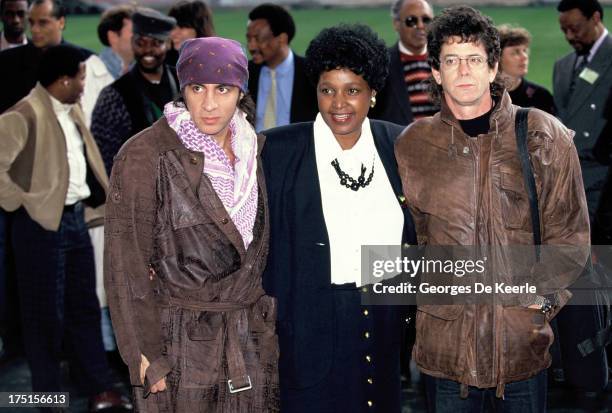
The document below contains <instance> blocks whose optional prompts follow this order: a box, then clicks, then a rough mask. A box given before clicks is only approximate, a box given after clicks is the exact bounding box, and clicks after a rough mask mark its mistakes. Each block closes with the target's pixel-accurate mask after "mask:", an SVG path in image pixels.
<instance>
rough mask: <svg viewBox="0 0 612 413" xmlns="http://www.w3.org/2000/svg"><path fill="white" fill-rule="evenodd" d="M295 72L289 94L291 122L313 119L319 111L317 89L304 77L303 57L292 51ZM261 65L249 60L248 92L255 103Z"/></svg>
mask: <svg viewBox="0 0 612 413" xmlns="http://www.w3.org/2000/svg"><path fill="white" fill-rule="evenodd" d="M293 62H294V67H295V72H294V74H293V93H292V95H291V112H290V114H289V120H290V122H291V123H296V122H308V121H311V120H314V119H315V118H316V117H317V113H318V112H319V107H318V104H317V89H316V88H315V87H314V86H313V85H312V84H311V83H310V81H309V80H308V77H306V71H305V69H304V58H303V57H302V56H298V55H297V54H295V53H293ZM262 66H263V65H257V64H255V63H253V61H252V60H249V94H250V95H251V97H252V98H253V100H254V101H255V103H256V104H257V91H258V90H257V89H258V87H259V74H260V73H261V68H262Z"/></svg>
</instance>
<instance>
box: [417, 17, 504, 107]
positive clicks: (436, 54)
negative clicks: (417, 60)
mask: <svg viewBox="0 0 612 413" xmlns="http://www.w3.org/2000/svg"><path fill="white" fill-rule="evenodd" d="M455 36H456V37H459V38H461V42H469V43H480V44H482V45H483V46H484V48H485V51H486V53H487V64H488V65H489V67H490V68H491V69H492V68H494V67H495V65H496V64H497V63H498V62H499V59H500V55H501V46H500V41H499V32H498V30H497V28H496V27H495V25H494V24H493V20H491V18H490V17H488V16H485V15H483V14H482V13H480V12H479V11H478V10H476V9H474V8H472V7H470V6H453V7H448V8H446V9H444V10H442V13H440V14H439V15H438V16H436V17H435V18H434V19H433V21H432V22H431V24H430V25H429V28H428V30H427V51H428V56H429V57H428V61H429V64H430V65H431V67H432V68H434V69H436V70H440V53H441V52H442V45H444V43H446V42H447V41H448V40H449V39H451V38H452V37H455ZM430 80H431V85H430V89H429V92H430V94H431V95H432V98H433V100H434V101H435V102H439V101H440V96H441V93H442V88H441V86H440V85H438V84H436V83H435V81H434V80H433V78H431V79H430ZM503 90H504V85H503V82H502V81H501V79H500V78H499V75H498V77H497V78H496V79H495V80H494V81H493V83H492V84H491V94H492V95H493V96H500V95H501V94H502V92H503Z"/></svg>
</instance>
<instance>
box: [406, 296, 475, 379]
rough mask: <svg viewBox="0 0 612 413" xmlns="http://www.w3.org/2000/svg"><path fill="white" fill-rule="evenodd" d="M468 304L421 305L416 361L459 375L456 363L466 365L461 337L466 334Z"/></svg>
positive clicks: (418, 313) (417, 321)
mask: <svg viewBox="0 0 612 413" xmlns="http://www.w3.org/2000/svg"><path fill="white" fill-rule="evenodd" d="M463 310H464V306H461V305H448V306H444V305H423V306H419V307H418V308H417V319H416V331H417V333H416V343H415V346H414V356H415V361H416V362H417V364H419V365H420V366H423V367H425V368H426V369H429V370H433V371H439V372H442V373H444V374H446V375H448V376H450V377H454V376H456V375H457V372H456V367H457V366H462V365H464V361H463V354H465V352H464V351H462V350H461V341H462V340H459V341H458V339H457V338H458V337H463V336H464V335H465V331H464V330H465V327H464V325H463V324H464V323H463V317H461V316H462V314H463Z"/></svg>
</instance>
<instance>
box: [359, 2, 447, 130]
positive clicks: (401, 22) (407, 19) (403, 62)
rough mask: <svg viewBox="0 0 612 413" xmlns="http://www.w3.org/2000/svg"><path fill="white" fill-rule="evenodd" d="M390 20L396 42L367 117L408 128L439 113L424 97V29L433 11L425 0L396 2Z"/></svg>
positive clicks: (427, 70) (427, 73) (427, 71)
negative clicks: (387, 70) (372, 106)
mask: <svg viewBox="0 0 612 413" xmlns="http://www.w3.org/2000/svg"><path fill="white" fill-rule="evenodd" d="M391 18H392V19H393V27H394V28H395V31H396V32H397V33H398V36H399V40H398V42H397V43H396V44H395V45H393V46H392V47H390V48H389V55H390V58H391V60H390V63H389V76H388V77H387V82H386V84H385V86H384V88H383V89H382V90H381V92H380V93H379V94H378V96H377V98H378V105H376V106H375V107H374V109H372V110H371V111H370V112H371V113H370V117H372V118H376V119H382V120H387V121H389V122H394V123H397V124H399V125H408V124H409V123H411V122H412V121H413V120H415V119H419V118H423V117H425V116H431V115H433V114H434V113H436V112H437V111H438V109H439V108H438V106H437V105H435V104H433V103H432V101H431V98H430V97H429V94H428V93H427V88H428V81H427V80H428V79H429V77H430V76H431V68H430V66H429V63H427V26H428V25H429V23H431V21H432V19H433V8H432V7H431V5H430V4H429V3H428V2H427V1H425V0H395V1H394V2H393V4H392V5H391Z"/></svg>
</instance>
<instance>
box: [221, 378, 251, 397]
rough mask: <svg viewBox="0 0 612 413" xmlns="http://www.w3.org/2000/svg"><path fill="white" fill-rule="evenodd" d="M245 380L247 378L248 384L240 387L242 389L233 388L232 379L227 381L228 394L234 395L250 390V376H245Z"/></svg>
mask: <svg viewBox="0 0 612 413" xmlns="http://www.w3.org/2000/svg"><path fill="white" fill-rule="evenodd" d="M246 378H247V380H248V382H249V384H247V385H245V386H242V387H234V385H233V384H232V379H229V380H228V381H227V386H228V387H229V392H230V393H231V394H234V393H240V392H241V391H245V390H250V389H252V388H253V385H252V384H251V376H248V375H247V376H246Z"/></svg>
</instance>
